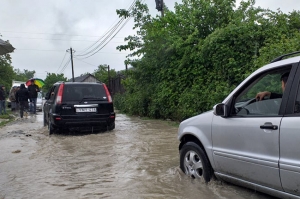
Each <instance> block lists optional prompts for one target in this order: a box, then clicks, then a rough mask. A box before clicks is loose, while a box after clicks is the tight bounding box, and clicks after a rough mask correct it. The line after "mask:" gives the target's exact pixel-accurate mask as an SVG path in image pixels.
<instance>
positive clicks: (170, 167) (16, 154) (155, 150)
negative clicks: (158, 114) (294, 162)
mask: <svg viewBox="0 0 300 199" xmlns="http://www.w3.org/2000/svg"><path fill="white" fill-rule="evenodd" d="M178 144H179V142H178V140H177V127H176V126H174V125H173V126H172V125H170V124H168V123H167V122H165V121H156V120H142V119H140V118H137V117H128V116H126V115H123V114H117V117H116V129H115V130H113V131H111V132H102V133H97V134H91V133H85V134H76V135H70V133H68V134H65V135H51V136H49V135H48V131H47V128H46V127H43V121H42V113H38V115H37V116H36V117H29V118H27V119H23V120H20V119H19V120H17V121H15V122H13V123H11V124H9V125H7V126H5V127H2V128H0V146H1V155H0V198H1V199H2V198H43V199H46V198H117V199H118V198H202V199H214V198H215V199H227V198H228V199H229V198H230V199H232V198H239V199H240V198H245V199H246V198H247V199H249V198H252V199H261V198H272V197H270V196H267V195H264V194H261V193H257V192H255V191H253V190H249V189H245V188H242V187H238V186H234V185H231V184H227V183H223V182H220V181H212V182H210V183H208V184H205V183H204V182H202V181H198V180H194V179H191V178H189V177H187V176H185V175H184V174H183V173H182V172H181V170H180V169H179V154H178Z"/></svg>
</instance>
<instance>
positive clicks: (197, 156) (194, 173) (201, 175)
mask: <svg viewBox="0 0 300 199" xmlns="http://www.w3.org/2000/svg"><path fill="white" fill-rule="evenodd" d="M180 168H181V170H182V171H183V172H184V173H185V174H186V175H188V176H190V177H192V178H197V179H203V180H204V181H205V182H209V181H210V179H211V177H212V173H213V172H212V167H211V165H210V163H209V161H208V158H207V157H206V154H205V152H204V151H203V149H202V148H201V147H200V146H199V145H198V144H196V143H194V142H187V143H185V144H184V145H183V146H182V148H181V150H180Z"/></svg>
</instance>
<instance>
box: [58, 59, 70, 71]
mask: <svg viewBox="0 0 300 199" xmlns="http://www.w3.org/2000/svg"><path fill="white" fill-rule="evenodd" d="M70 61H71V58H70V59H69V61H67V62H66V64H65V65H64V66H63V68H62V69H61V71H60V74H61V73H63V72H64V71H65V70H66V68H67V66H68V64H69V63H70Z"/></svg>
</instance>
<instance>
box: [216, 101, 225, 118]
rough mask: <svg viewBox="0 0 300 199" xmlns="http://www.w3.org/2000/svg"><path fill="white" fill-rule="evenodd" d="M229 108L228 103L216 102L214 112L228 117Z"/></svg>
mask: <svg viewBox="0 0 300 199" xmlns="http://www.w3.org/2000/svg"><path fill="white" fill-rule="evenodd" d="M227 108H228V106H227V105H226V104H222V103H221V104H216V105H215V106H214V108H213V110H214V114H215V115H216V116H222V117H228V114H227Z"/></svg>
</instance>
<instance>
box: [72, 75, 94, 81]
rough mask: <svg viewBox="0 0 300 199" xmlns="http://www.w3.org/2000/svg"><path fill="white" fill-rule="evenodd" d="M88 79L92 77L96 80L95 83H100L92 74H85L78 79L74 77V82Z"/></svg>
mask: <svg viewBox="0 0 300 199" xmlns="http://www.w3.org/2000/svg"><path fill="white" fill-rule="evenodd" d="M88 77H93V78H95V79H96V80H97V82H100V81H99V80H98V79H97V78H96V77H95V76H94V75H92V74H85V75H82V76H79V77H74V82H84V80H86V79H87V78H88ZM72 81H73V79H72V78H71V79H69V80H68V82H72Z"/></svg>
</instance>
